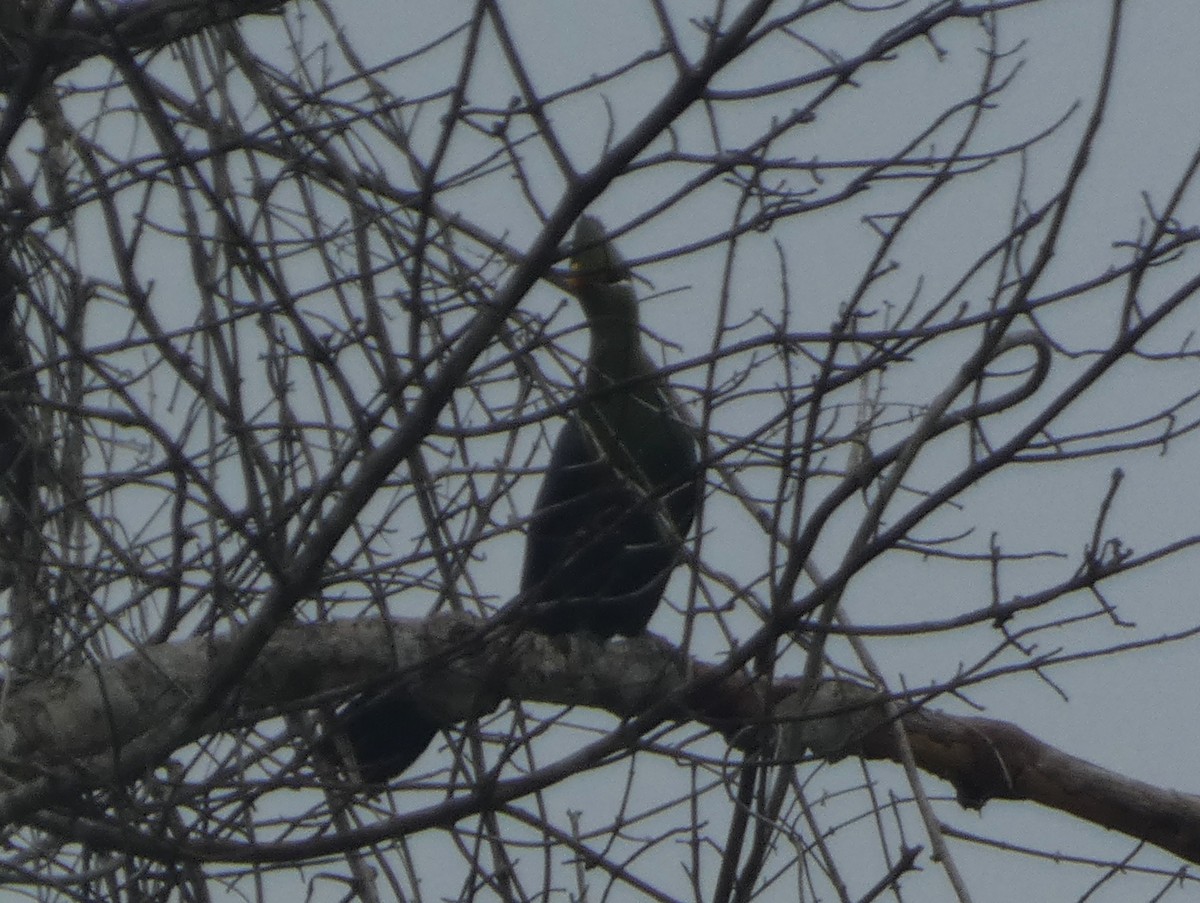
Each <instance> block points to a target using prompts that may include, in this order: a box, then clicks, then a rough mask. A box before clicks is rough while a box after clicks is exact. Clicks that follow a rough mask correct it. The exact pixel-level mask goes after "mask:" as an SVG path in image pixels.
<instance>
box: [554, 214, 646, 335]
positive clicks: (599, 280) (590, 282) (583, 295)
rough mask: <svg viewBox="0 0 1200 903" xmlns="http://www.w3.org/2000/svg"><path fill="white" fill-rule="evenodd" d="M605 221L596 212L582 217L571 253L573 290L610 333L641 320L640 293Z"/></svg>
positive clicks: (594, 319) (597, 326)
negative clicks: (608, 237)
mask: <svg viewBox="0 0 1200 903" xmlns="http://www.w3.org/2000/svg"><path fill="white" fill-rule="evenodd" d="M606 236H607V233H606V232H605V230H604V224H603V223H602V222H600V220H598V219H596V217H594V216H584V217H582V218H580V220H579V225H578V226H576V227H575V240H574V242H573V243H572V247H573V248H574V251H573V252H572V255H571V275H570V277H569V279H568V284H569V285H570V287H571V289H572V291H574V292H575V294H576V296H577V297H578V298H579V302H580V304H582V305H583V311H584V313H585V314H587V318H588V320H589V321H590V322H591V324H592V326H593V328H595V329H598V330H603V331H604V332H605V333H606V334H607V333H609V332H611V330H612V329H613V327H614V326H616V325H618V324H621V332H622V334H623V333H624V332H625V331H626V329H627V327H629V326H631V325H632V326H635V327H636V324H637V318H638V317H637V296H636V295H635V294H634V292H633V286H632V285H630V284H629V277H630V272H629V266H628V264H626V263H625V261H624V260H623V259H622V257H621V255H620V254H618V253H617V251H616V249H615V248H614V247H613V246H612V242H610V241H608V239H607V237H606Z"/></svg>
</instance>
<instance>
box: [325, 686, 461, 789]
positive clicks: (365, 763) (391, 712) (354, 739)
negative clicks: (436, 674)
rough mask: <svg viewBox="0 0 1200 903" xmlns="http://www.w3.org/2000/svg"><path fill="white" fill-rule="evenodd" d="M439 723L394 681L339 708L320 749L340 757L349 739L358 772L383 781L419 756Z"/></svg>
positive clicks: (365, 778)
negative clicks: (330, 729)
mask: <svg viewBox="0 0 1200 903" xmlns="http://www.w3.org/2000/svg"><path fill="white" fill-rule="evenodd" d="M439 728H440V725H439V724H438V723H437V722H435V721H433V720H432V719H431V718H429V716H428V715H426V714H425V713H424V712H423V711H422V710H421V709H420V708H418V707H417V705H416V703H414V702H413V700H412V697H411V695H410V693H409V690H408V688H407V687H392V688H391V689H388V690H384V691H382V692H379V693H375V694H373V695H364V696H359V697H358V698H357V699H353V700H351V701H350V703H349V704H347V705H346V706H345V707H344V708H343V709H342V710H341V711H340V712H338V714H337V719H336V726H335V728H334V730H333V731H332V732H331V733H330V734H329V735H328V736H326V737H325V738H324V739H323V740H322V741H321V745H320V747H319V748H318V750H317V752H318V754H319V755H320V756H321V757H322V758H324V759H325V760H326V761H328V762H332V763H338V762H341V761H342V756H341V754H340V745H341V744H342V743H344V744H345V745H346V746H347V747H349V749H350V750H351V751H352V754H353V757H354V767H355V769H356V770H357V772H358V777H360V778H361V779H362V780H363V782H364V783H367V784H382V783H385V782H386V781H388V780H390V779H391V778H394V777H396V776H397V775H398V774H400V773H401V772H403V771H405V770H406V769H407V768H408V766H410V765H412V763H413V762H415V761H417V759H418V758H420V756H421V753H423V752H425V749H426V747H428V746H429V744H430V743H431V742H433V738H434V737H435V736H437V732H438V730H439Z"/></svg>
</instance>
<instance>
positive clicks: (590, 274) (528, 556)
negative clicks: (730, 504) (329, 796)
mask: <svg viewBox="0 0 1200 903" xmlns="http://www.w3.org/2000/svg"><path fill="white" fill-rule="evenodd" d="M574 248H575V252H574V256H573V258H572V261H571V268H572V271H573V273H572V287H573V288H574V289H575V291H576V293H577V294H578V296H579V300H580V302H581V303H582V305H583V310H584V314H585V315H586V316H587V321H588V326H589V328H590V333H591V340H590V341H591V349H590V352H589V354H588V359H587V372H586V373H585V374H584V378H583V395H582V398H581V399H580V402H579V406H578V407H577V408H576V409H575V410H574V411H573V412H572V413H571V415H570V416H569V417H568V418H567V422H566V424H564V425H563V428H562V430H561V432H560V433H559V434H558V439H557V440H556V441H555V443H554V450H553V452H551V455H550V466H549V468H548V469H547V471H546V476H545V478H544V480H543V482H542V487H541V490H540V491H539V492H538V496H537V501H536V503H535V505H534V512H533V517H532V519H531V521H530V524H529V532H528V536H527V539H526V547H525V565H524V570H523V572H522V575H521V589H522V592H523V594H524V595H525V597H526V599H527V600H528V601H527V605H526V607H524V608H523V610H522V612H521V614H519V615H518V623H522V624H525V625H528V626H530V627H532V628H534V629H535V630H538V631H540V632H542V633H546V634H549V635H561V634H566V633H586V634H590V635H591V636H593V637H595V638H597V639H601V640H605V639H608V638H609V637H611V636H613V635H615V634H621V635H623V636H633V635H634V634H637V633H640V632H641V631H642V630H644V629H645V628H646V624H647V623H648V622H649V620H650V617H651V615H653V614H654V609H655V608H656V607H657V606H658V603H659V600H660V599H661V598H662V594H663V590H664V589H665V588H666V585H667V579H668V578H669V577H670V576H671V571H672V570H673V569H674V567H675V565H676V564H677V563H678V561H679V555H680V550H681V547H682V543H683V538H684V537H685V536H686V535H687V532H688V529H689V528H690V527H691V524H692V519H693V517H694V516H695V511H696V507H697V505H698V503H699V500H700V495H701V490H702V486H701V480H700V477H701V473H700V467H699V463H698V456H697V443H696V439H695V436H694V435H693V433H692V430H691V428H690V427H688V426H687V425H686V424H685V423H684V422H683V421H682V420H681V419H680V418H679V415H678V414H677V412H676V409H675V404H674V402H673V400H672V398H671V394H670V390H669V389H668V387H667V384H666V380H665V379H664V378H663V376H662V374H660V373H659V372H658V368H657V367H655V366H654V364H653V363H652V362H651V361H650V358H649V357H647V355H646V353H645V351H644V350H643V349H642V341H641V333H640V331H639V327H638V310H637V297H636V296H635V295H634V292H633V288H632V286H630V285H628V284H625V280H626V279H627V278H628V272H627V270H626V267H625V265H624V263H623V262H622V261H621V259H620V258H619V257H618V256H617V253H616V251H615V250H614V249H613V248H612V246H611V244H609V243H608V241H607V240H606V237H605V231H604V226H603V225H602V224H601V223H600V221H599V220H597V219H595V218H594V217H584V218H582V219H581V220H580V221H579V225H578V226H577V227H576V230H575V240H574ZM438 730H439V725H438V724H436V723H435V722H433V721H432V720H431V719H430V718H429V717H428V716H427V715H426V714H425V713H424V712H423V711H422V710H421V708H420V707H419V706H418V705H417V704H416V702H415V701H414V700H413V698H412V696H411V691H410V690H409V689H408V688H407V687H395V688H392V689H388V690H385V691H383V692H381V693H377V694H375V695H366V696H361V697H359V698H358V699H355V700H353V701H351V702H350V703H349V704H348V705H347V706H346V707H345V708H343V709H342V710H341V712H339V713H338V715H337V718H336V724H335V725H334V731H333V732H332V733H331V735H330V736H329V737H326V738H325V739H324V740H323V741H322V743H321V747H320V750H319V752H320V753H321V754H322V756H323V757H324V758H325V759H327V760H329V761H334V762H336V761H340V759H341V757H340V756H339V755H337V750H338V748H339V744H338V743H337V742H336V740H335V738H336V736H337V734H341V735H343V739H344V742H345V744H346V745H347V746H348V747H349V749H350V750H351V751H352V753H353V757H354V764H355V765H356V767H357V770H358V774H359V775H360V776H361V777H362V779H363V780H364V781H365V782H368V783H382V782H384V781H387V780H388V779H390V778H392V777H395V776H396V775H398V774H400V773H401V772H402V771H404V770H405V769H406V768H408V767H409V766H410V765H411V764H412V763H413V762H414V761H416V759H417V758H418V757H419V756H420V755H421V753H422V752H424V751H425V748H426V747H427V746H428V745H429V743H430V742H431V741H432V740H433V738H434V736H436V734H437V732H438Z"/></svg>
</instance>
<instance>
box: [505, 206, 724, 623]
mask: <svg viewBox="0 0 1200 903" xmlns="http://www.w3.org/2000/svg"><path fill="white" fill-rule="evenodd" d="M574 247H575V253H574V257H573V259H572V261H571V267H572V270H573V274H572V283H573V288H574V289H575V291H576V293H577V294H578V296H579V300H580V302H581V303H582V305H583V311H584V314H585V315H586V317H587V321H588V326H589V331H590V342H591V347H590V350H589V353H588V358H587V363H586V372H585V374H584V378H583V395H582V398H581V399H580V403H579V406H578V408H576V410H575V411H573V412H572V413H571V415H570V416H569V417H568V418H567V422H566V424H564V425H563V427H562V430H561V432H560V433H559V434H558V439H557V440H556V441H555V443H554V450H553V451H552V452H551V455H550V466H549V469H548V470H547V471H546V476H545V478H544V480H543V482H542V487H541V490H540V491H539V492H538V496H537V501H536V502H535V504H534V512H533V518H532V520H531V522H530V525H529V532H528V535H527V538H526V547H525V566H524V571H523V573H522V575H521V589H522V591H523V592H524V593H525V594H526V597H527V599H529V608H528V611H529V612H530V614H529V620H528V623H530V624H531V625H532V626H533V627H534V628H535V629H537V630H539V631H541V632H543V633H547V634H550V635H558V634H564V633H587V634H591V635H592V636H594V637H596V638H598V639H601V640H604V639H607V638H609V637H611V636H613V635H615V634H621V635H623V636H632V635H634V634H637V633H640V632H641V631H642V630H644V629H645V627H646V624H647V623H648V622H649V620H650V617H651V615H653V614H654V610H655V608H656V607H657V606H658V603H659V600H660V599H661V598H662V594H663V590H664V589H665V588H666V585H667V579H668V578H669V577H670V575H671V571H672V570H673V569H674V567H675V565H676V564H677V563H678V561H679V558H680V550H681V547H682V542H683V538H684V537H685V536H686V535H687V532H688V528H689V527H690V526H691V524H692V519H693V517H694V515H695V511H696V507H697V504H698V503H699V500H700V495H701V491H702V486H701V482H700V468H699V463H698V457H697V443H696V439H695V436H694V435H693V432H692V430H691V428H690V427H688V426H687V425H686V424H685V423H684V422H683V421H682V420H681V419H680V417H679V414H678V413H677V411H676V405H675V404H674V402H673V399H672V397H671V393H670V390H669V389H668V387H667V383H666V380H665V379H664V378H663V376H662V374H660V373H659V371H658V368H657V367H655V365H654V364H653V363H652V362H651V360H650V358H649V357H648V356H647V355H646V353H645V351H644V350H643V348H642V341H641V332H640V330H639V327H638V302H637V296H636V295H635V294H634V291H633V287H632V286H631V285H629V284H628V283H627V282H626V281H625V280H626V279H627V278H628V272H627V270H626V267H625V265H624V262H623V261H622V260H621V259H620V257H619V256H618V255H617V253H616V251H615V250H614V249H613V247H612V245H611V244H610V243H609V242H608V241H607V240H606V238H605V231H604V226H603V225H602V224H601V223H600V221H599V220H598V219H596V218H594V217H583V218H582V219H581V220H580V221H579V225H578V226H577V227H576V230H575V241H574Z"/></svg>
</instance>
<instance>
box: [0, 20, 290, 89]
mask: <svg viewBox="0 0 1200 903" xmlns="http://www.w3.org/2000/svg"><path fill="white" fill-rule="evenodd" d="M288 2H290V0H239V2H230V0H138V2H133V3H121V4H120V5H118V6H116V7H113V8H111V9H108V10H106V11H104V12H103V13H101V12H100V11H99V10H100V8H99V6H98V5H91V4H79V5H78V8H77V9H75V10H73V11H72V12H71V13H70V14H69V15H68V16H67V17H66V19H65V21H63V22H61V23H54V24H53V26H52V27H49V28H45V27H41V28H37V27H35V26H34V25H33V23H27V22H23V21H21V16H20V14H19V13H16V12H15V7H16V4H15V3H14V4H12V5H13V7H14V12H12V13H8V14H4V16H3V18H0V48H3V50H4V51H5V52H4V53H2V54H0V93H7V92H8V91H9V90H11V89H12V88H13V86H14V85H15V84H16V83H17V82H18V81H19V80H20V78H21V74H22V71H23V69H24V65H25V63H26V61H28V60H29V59H31V58H33V57H34V56H42V57H43V58H44V59H46V60H48V61H49V67H50V70H51V72H52V73H53V74H54V75H59V74H61V73H63V72H66V71H68V70H69V69H72V68H74V67H75V66H78V65H79V64H80V63H82V62H84V61H86V60H89V59H91V58H93V57H106V56H109V55H110V54H111V53H112V52H113V51H114V50H116V49H118V48H121V49H123V50H126V51H130V52H133V53H138V52H140V51H143V50H153V49H155V48H159V47H167V46H169V45H171V44H173V43H175V42H177V41H182V40H184V39H185V38H189V37H191V36H192V35H194V34H196V33H197V32H199V31H202V30H203V29H205V28H209V27H211V26H213V25H220V24H222V23H225V22H232V21H233V20H235V19H240V18H242V17H244V16H252V15H264V14H269V13H276V12H278V11H279V10H280V9H282V8H283V7H284V6H286V5H287V3H288Z"/></svg>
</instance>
